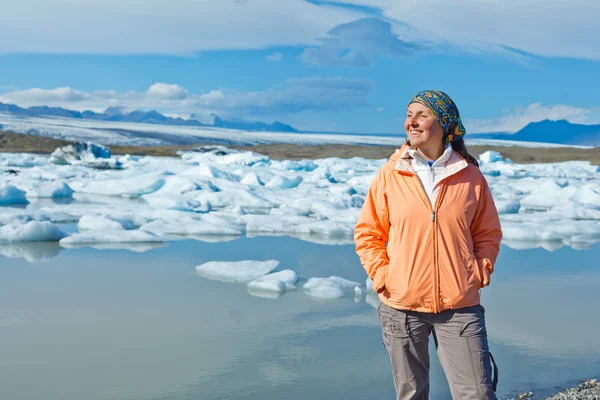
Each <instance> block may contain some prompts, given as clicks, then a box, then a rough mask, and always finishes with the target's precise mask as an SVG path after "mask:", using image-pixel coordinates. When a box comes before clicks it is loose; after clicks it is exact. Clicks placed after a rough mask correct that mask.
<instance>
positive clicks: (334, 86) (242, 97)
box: [0, 77, 373, 118]
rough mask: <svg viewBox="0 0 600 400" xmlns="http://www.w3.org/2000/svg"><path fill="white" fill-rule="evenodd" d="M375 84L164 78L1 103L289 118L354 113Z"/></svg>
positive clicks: (17, 94) (42, 92)
mask: <svg viewBox="0 0 600 400" xmlns="http://www.w3.org/2000/svg"><path fill="white" fill-rule="evenodd" d="M372 87H373V83H372V82H371V81H368V80H361V79H346V78H331V77H328V78H321V77H316V78H302V79H299V78H294V79H289V80H287V81H286V82H284V83H283V84H281V85H278V86H276V87H273V88H270V89H267V90H264V91H256V92H238V91H233V90H226V89H219V90H212V91H210V92H207V93H201V94H192V93H189V91H188V90H187V89H185V88H182V87H181V86H178V85H174V84H168V83H163V82H158V83H155V84H153V85H152V86H150V88H149V89H148V90H147V91H146V92H135V91H130V92H127V93H118V92H115V91H112V90H103V91H94V92H81V91H78V90H75V89H72V88H69V87H64V88H57V89H37V88H36V89H27V90H20V91H12V92H6V93H1V94H0V102H3V103H10V104H17V105H19V106H21V107H31V106H39V105H47V106H53V107H63V108H68V109H71V110H79V111H83V110H93V111H103V110H104V109H106V107H108V106H122V107H125V108H127V109H131V110H133V109H141V110H150V109H156V110H159V111H161V112H165V113H171V114H178V115H185V114H188V115H189V114H195V115H198V116H200V117H202V116H208V115H210V114H211V113H216V114H218V115H220V116H225V117H227V116H234V117H238V118H242V117H261V116H285V115H292V114H299V113H302V112H307V111H310V112H317V113H318V112H322V111H325V112H339V111H348V110H351V109H353V108H356V107H362V106H365V105H367V104H368V96H369V94H370V92H371V90H372Z"/></svg>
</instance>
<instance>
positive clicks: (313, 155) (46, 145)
mask: <svg viewBox="0 0 600 400" xmlns="http://www.w3.org/2000/svg"><path fill="white" fill-rule="evenodd" d="M70 143H72V142H69V141H65V140H58V139H53V138H49V137H44V136H33V135H27V134H19V133H10V132H3V131H0V152H5V153H37V154H50V153H52V152H53V151H54V150H55V149H56V148H58V147H61V146H65V145H67V144H70ZM206 144H208V143H206ZM401 144H402V140H401V139H400V138H399V140H398V146H362V145H343V144H326V145H297V144H262V145H255V146H227V147H229V148H232V149H238V150H247V151H254V152H256V153H261V154H264V155H266V156H269V157H270V158H272V159H274V160H284V159H288V160H298V159H317V158H328V157H339V158H352V157H361V158H368V159H382V158H388V157H389V156H390V155H391V154H392V153H393V152H394V151H395V149H396V148H397V147H399V146H400V145H401ZM198 146H199V145H198V144H196V145H172V146H109V147H110V149H111V152H112V153H113V154H132V155H150V156H170V157H176V156H177V151H179V150H190V149H193V148H195V147H198ZM488 150H495V151H497V152H499V153H500V154H502V156H503V157H504V158H510V159H511V160H513V161H514V162H516V163H519V164H530V163H554V162H562V161H590V162H591V163H592V164H594V165H600V147H595V148H591V149H579V148H572V147H555V148H531V147H519V146H489V145H486V146H479V145H474V146H469V152H470V153H471V154H472V155H473V156H475V157H476V158H477V157H478V156H479V155H480V154H481V153H483V152H485V151H488Z"/></svg>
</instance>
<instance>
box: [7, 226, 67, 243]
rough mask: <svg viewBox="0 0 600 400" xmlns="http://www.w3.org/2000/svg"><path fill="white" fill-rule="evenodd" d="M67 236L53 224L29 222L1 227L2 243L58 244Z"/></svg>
mask: <svg viewBox="0 0 600 400" xmlns="http://www.w3.org/2000/svg"><path fill="white" fill-rule="evenodd" d="M66 236H67V234H66V233H65V232H63V231H62V230H61V229H60V228H58V227H57V226H56V225H54V224H53V223H51V222H38V221H29V222H27V223H26V224H18V225H4V226H0V243H16V242H57V241H59V240H61V239H63V238H65V237H66Z"/></svg>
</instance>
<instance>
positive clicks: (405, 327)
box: [354, 90, 502, 400]
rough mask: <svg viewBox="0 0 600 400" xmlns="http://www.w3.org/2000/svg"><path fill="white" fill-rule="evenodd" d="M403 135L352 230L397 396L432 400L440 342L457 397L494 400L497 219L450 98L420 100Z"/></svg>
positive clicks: (428, 94) (423, 95) (436, 95)
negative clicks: (489, 321)
mask: <svg viewBox="0 0 600 400" xmlns="http://www.w3.org/2000/svg"><path fill="white" fill-rule="evenodd" d="M404 127H405V129H406V134H407V135H408V143H407V144H406V145H404V146H403V147H402V148H401V149H400V150H398V151H396V153H395V154H394V155H393V156H392V157H391V159H390V161H389V162H388V163H386V164H385V165H384V166H383V167H382V168H381V169H380V170H379V173H378V174H377V176H376V177H375V180H374V181H373V183H372V184H371V187H370V189H369V193H368V194H367V197H366V199H365V203H364V206H363V209H362V210H361V213H360V216H359V218H358V223H357V225H356V229H355V232H354V238H355V242H356V251H357V253H358V255H359V257H360V260H361V263H362V264H363V267H364V268H365V270H366V271H367V274H368V275H369V278H371V279H372V280H373V290H375V291H376V292H377V293H378V294H379V299H380V300H381V305H380V306H379V311H378V312H379V322H380V324H381V329H382V332H383V344H384V345H385V347H386V349H387V351H388V353H389V357H390V360H391V363H392V369H393V376H394V382H395V385H396V392H397V398H398V399H399V400H400V399H404V400H408V399H420V400H425V399H428V398H429V350H428V341H429V335H430V334H433V338H434V341H435V343H436V347H438V344H439V347H438V356H439V359H440V362H441V364H442V367H443V369H444V372H445V374H446V377H447V379H448V382H449V384H450V390H451V392H452V397H453V398H454V399H461V400H465V399H472V400H482V399H496V395H495V391H496V384H497V375H496V374H494V375H495V377H494V378H492V370H491V364H492V363H493V358H492V356H491V353H490V352H489V348H488V341H487V332H486V327H485V317H484V309H483V307H482V306H481V305H480V289H481V288H483V287H485V286H487V285H489V283H490V275H491V274H492V272H493V271H494V263H495V261H496V257H497V256H498V252H499V249H500V240H501V238H502V231H501V229H500V220H499V217H498V212H497V210H496V207H495V205H494V201H493V199H492V195H491V192H490V189H489V187H488V184H487V182H486V180H485V178H484V177H483V174H482V173H481V171H480V170H479V168H478V165H477V161H476V160H475V159H474V158H473V157H471V156H470V155H469V154H468V153H467V152H466V149H465V148H464V142H463V135H464V134H465V129H464V127H463V125H462V122H461V120H460V116H459V113H458V108H457V107H456V105H455V104H454V102H453V101H452V99H450V97H449V96H448V95H447V94H445V93H443V92H440V91H431V90H428V91H424V92H419V93H417V94H416V95H415V96H413V98H412V99H411V101H410V103H409V105H408V110H407V117H406V120H405V124H404ZM455 146H456V148H457V149H458V150H459V151H455V150H454V149H455ZM463 154H465V155H463Z"/></svg>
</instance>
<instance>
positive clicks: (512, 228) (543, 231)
mask: <svg viewBox="0 0 600 400" xmlns="http://www.w3.org/2000/svg"><path fill="white" fill-rule="evenodd" d="M502 237H503V238H504V239H506V240H512V241H562V240H563V239H564V238H565V235H563V234H562V233H560V232H557V231H556V230H553V229H552V228H549V227H547V226H543V225H541V224H539V225H538V224H531V223H526V222H521V223H514V222H503V223H502Z"/></svg>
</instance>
